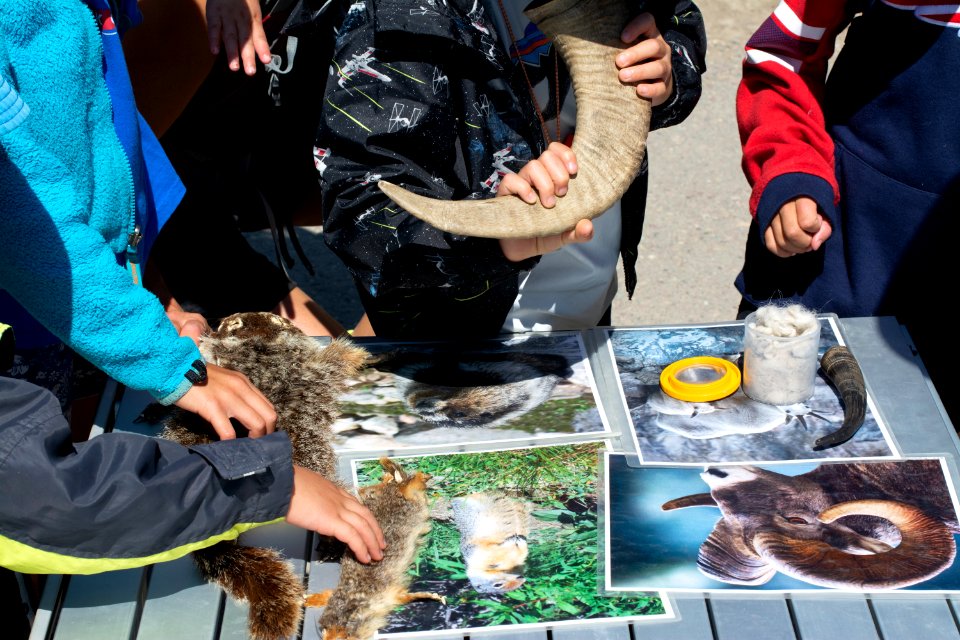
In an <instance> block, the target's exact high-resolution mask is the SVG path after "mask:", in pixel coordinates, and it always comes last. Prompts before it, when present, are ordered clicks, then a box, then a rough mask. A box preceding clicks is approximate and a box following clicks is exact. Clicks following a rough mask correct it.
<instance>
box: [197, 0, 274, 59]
mask: <svg viewBox="0 0 960 640" xmlns="http://www.w3.org/2000/svg"><path fill="white" fill-rule="evenodd" d="M206 13H207V35H208V38H209V40H210V51H211V52H212V53H213V54H214V55H217V54H218V53H220V43H221V40H222V41H223V45H224V47H226V54H227V64H228V65H229V66H230V69H231V70H233V71H239V69H240V62H241V61H243V70H244V72H245V73H246V74H247V75H248V76H252V75H253V74H255V73H256V72H257V65H256V58H257V57H258V56H259V58H260V62H262V63H263V64H267V63H268V62H270V43H269V42H267V36H266V34H265V33H264V31H263V22H262V16H261V14H260V2H259V1H258V0H207V9H206Z"/></svg>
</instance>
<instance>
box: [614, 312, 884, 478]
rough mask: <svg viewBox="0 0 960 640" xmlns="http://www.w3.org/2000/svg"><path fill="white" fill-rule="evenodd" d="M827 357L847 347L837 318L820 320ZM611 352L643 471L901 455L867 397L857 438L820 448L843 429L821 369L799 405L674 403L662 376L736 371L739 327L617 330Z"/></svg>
mask: <svg viewBox="0 0 960 640" xmlns="http://www.w3.org/2000/svg"><path fill="white" fill-rule="evenodd" d="M820 325H821V327H820V347H819V353H820V355H821V356H822V354H823V353H824V352H826V351H827V349H828V348H830V347H831V346H834V345H837V344H842V341H841V339H840V333H839V328H838V327H837V324H836V322H835V318H834V317H832V316H824V317H822V318H820ZM608 335H609V343H608V344H609V347H610V351H611V355H612V357H613V359H614V362H615V366H616V369H617V378H618V381H619V383H620V389H621V391H622V398H623V402H624V409H625V410H626V411H627V413H628V414H629V416H630V420H631V422H632V424H633V435H634V437H635V444H636V445H637V451H638V452H639V453H640V455H641V457H642V458H643V461H644V463H645V464H708V463H725V462H755V461H762V462H783V461H799V460H831V459H834V460H842V459H849V458H884V457H894V456H896V455H897V449H896V446H895V444H894V442H893V440H892V438H891V437H890V434H889V431H888V429H887V427H886V425H885V424H884V423H883V421H882V419H881V417H880V416H879V414H878V413H877V412H876V410H875V408H874V404H873V400H872V398H870V396H869V393H867V391H866V389H864V395H865V396H866V409H865V412H864V419H863V424H862V426H861V427H860V428H859V429H858V430H857V431H856V433H855V435H854V436H853V437H852V438H850V439H849V440H847V441H846V442H843V443H842V444H838V445H837V446H831V447H826V448H822V449H820V448H817V447H816V443H817V441H818V440H819V439H821V438H823V437H825V436H828V435H829V434H832V433H834V432H836V431H838V430H839V429H840V428H841V425H843V424H844V412H845V409H846V408H845V406H844V403H843V402H842V401H841V393H840V392H839V391H838V390H837V388H836V386H835V385H834V384H832V383H831V382H830V380H829V378H828V377H827V375H826V373H825V372H824V370H823V368H822V367H821V368H820V369H819V370H818V373H817V378H816V381H815V384H814V393H813V396H812V397H811V398H810V399H809V400H806V401H805V402H802V403H797V404H791V405H784V406H779V405H772V404H765V403H762V402H757V401H755V400H753V399H751V398H749V397H748V396H747V395H746V394H744V393H743V391H742V390H740V389H738V390H737V391H736V392H735V393H733V394H732V395H730V396H727V397H725V398H721V399H719V400H714V401H711V402H687V401H682V400H677V399H676V398H673V397H671V396H669V395H667V394H666V393H664V392H663V390H662V389H661V387H660V373H661V372H662V371H663V370H664V368H666V367H667V366H668V365H670V364H671V363H673V362H675V361H677V360H681V359H683V358H689V357H692V356H714V357H719V358H724V359H726V360H729V361H731V362H733V363H739V360H740V357H741V353H742V349H743V325H742V323H729V324H717V325H711V326H700V327H677V328H669V327H667V328H644V329H613V330H610V331H609V332H608Z"/></svg>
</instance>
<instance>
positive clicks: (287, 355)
mask: <svg viewBox="0 0 960 640" xmlns="http://www.w3.org/2000/svg"><path fill="white" fill-rule="evenodd" d="M200 352H201V353H202V354H203V357H204V358H205V359H206V361H207V362H208V363H211V364H215V365H217V366H220V367H224V368H226V369H232V370H234V371H239V372H241V373H243V374H245V375H246V376H247V377H248V378H250V381H251V382H252V383H253V385H254V386H255V387H257V388H258V389H259V390H260V391H261V393H263V395H265V396H266V397H267V399H268V400H270V402H272V403H273V406H274V409H275V410H276V412H277V428H278V429H283V430H284V431H286V432H287V433H288V434H289V436H290V441H291V443H292V444H293V460H294V462H295V463H296V464H298V465H301V466H303V467H306V468H308V469H311V470H313V471H316V472H317V473H320V474H322V475H323V476H324V477H326V478H329V479H335V477H336V456H335V455H334V453H333V445H332V443H331V440H332V438H331V433H330V425H331V424H332V423H333V422H334V420H336V418H337V417H338V416H339V409H338V405H337V398H338V397H339V396H340V394H341V393H342V392H343V391H344V389H345V384H344V383H345V382H346V380H347V379H348V378H350V377H352V376H354V375H356V373H357V372H358V371H360V370H361V369H362V368H363V367H364V366H365V365H366V362H367V359H368V358H369V354H368V353H367V351H366V350H365V349H363V348H362V347H359V346H357V345H356V344H354V343H352V342H351V341H349V340H347V339H335V340H333V341H331V342H330V343H329V345H327V346H326V347H324V346H321V345H320V344H319V343H318V341H317V340H316V339H314V338H311V337H309V336H307V335H305V334H304V333H303V332H302V331H300V329H298V328H297V327H296V326H294V325H293V323H292V322H290V321H289V320H287V319H285V318H281V317H280V316H277V315H274V314H272V313H262V312H261V313H237V314H234V315H232V316H228V317H227V318H224V320H223V321H222V322H221V323H220V326H219V327H218V328H217V330H216V331H215V332H214V333H212V334H209V335H205V336H202V337H201V338H200ZM163 425H164V430H163V432H162V434H161V435H162V436H163V437H165V438H168V439H170V440H175V441H177V442H180V443H182V444H188V445H189V444H200V443H204V442H213V441H214V440H216V439H217V438H216V434H215V433H214V431H213V427H211V426H210V424H209V423H208V422H207V421H206V420H204V419H203V418H201V417H200V416H198V415H196V414H194V413H190V412H188V411H184V410H182V409H178V408H176V407H172V408H171V410H170V411H169V412H168V414H167V415H166V416H165V417H164V418H163Z"/></svg>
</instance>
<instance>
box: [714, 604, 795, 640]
mask: <svg viewBox="0 0 960 640" xmlns="http://www.w3.org/2000/svg"><path fill="white" fill-rule="evenodd" d="M708 607H709V610H710V611H711V612H712V615H713V623H714V632H715V634H716V637H717V640H743V638H763V640H799V639H798V638H797V636H796V634H795V633H794V630H793V621H792V620H791V619H790V611H789V609H788V607H787V601H786V600H785V599H784V598H782V597H780V598H776V597H763V596H760V597H755V598H754V597H749V596H747V597H744V596H740V597H737V598H733V597H727V596H726V595H723V594H721V595H716V596H712V597H711V598H710V600H709V602H708Z"/></svg>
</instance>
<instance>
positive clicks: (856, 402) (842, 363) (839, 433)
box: [813, 345, 867, 451]
mask: <svg viewBox="0 0 960 640" xmlns="http://www.w3.org/2000/svg"><path fill="white" fill-rule="evenodd" d="M820 368H821V369H823V373H824V375H826V376H827V379H828V380H829V381H830V383H831V384H833V386H834V387H835V388H836V389H837V393H839V394H840V399H841V400H842V401H843V423H842V424H841V425H840V428H839V429H837V430H836V431H834V432H833V433H829V434H827V435H825V436H823V437H822V438H817V440H816V442H814V443H813V448H814V450H815V451H821V450H823V449H827V448H828V447H834V446H836V445H838V444H843V443H844V442H846V441H847V440H849V439H850V438H852V437H853V436H854V434H856V433H857V430H859V429H860V427H861V425H863V419H864V417H865V416H866V415H867V388H866V385H865V384H864V382H863V372H862V371H861V370H860V365H859V364H857V359H856V358H854V357H853V354H852V353H850V350H849V349H848V348H847V347H844V346H840V345H835V346H832V347H830V348H829V349H827V350H826V351H825V352H824V354H823V356H822V357H821V358H820Z"/></svg>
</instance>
